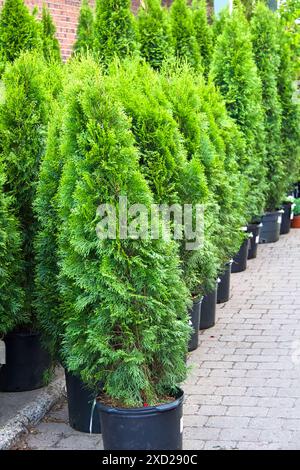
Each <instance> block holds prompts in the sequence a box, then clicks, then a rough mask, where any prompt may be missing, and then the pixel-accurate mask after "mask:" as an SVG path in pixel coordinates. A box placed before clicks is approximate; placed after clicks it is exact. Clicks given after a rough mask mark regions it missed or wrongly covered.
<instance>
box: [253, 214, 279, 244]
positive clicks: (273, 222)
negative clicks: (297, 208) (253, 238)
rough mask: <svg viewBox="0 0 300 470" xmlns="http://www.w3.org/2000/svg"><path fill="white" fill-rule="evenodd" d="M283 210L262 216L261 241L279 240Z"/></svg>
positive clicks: (272, 241) (273, 241) (271, 241)
mask: <svg viewBox="0 0 300 470" xmlns="http://www.w3.org/2000/svg"><path fill="white" fill-rule="evenodd" d="M282 213H283V211H282V210H279V211H274V212H267V213H266V214H265V215H264V216H263V217H262V224H263V226H262V228H261V232H260V236H259V243H275V242H277V241H278V240H279V236H280V227H281V220H282Z"/></svg>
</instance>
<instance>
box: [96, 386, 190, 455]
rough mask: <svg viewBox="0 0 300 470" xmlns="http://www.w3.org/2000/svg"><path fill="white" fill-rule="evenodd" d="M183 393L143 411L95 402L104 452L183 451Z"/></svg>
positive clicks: (180, 391)
mask: <svg viewBox="0 0 300 470" xmlns="http://www.w3.org/2000/svg"><path fill="white" fill-rule="evenodd" d="M183 399H184V393H183V391H182V390H180V389H179V390H178V394H177V396H176V397H174V401H172V402H170V403H165V404H163V405H158V406H146V407H144V408H113V407H111V406H107V405H105V404H103V403H101V402H97V408H98V412H99V416H100V422H101V429H102V437H103V445H104V450H182V431H183V418H182V413H183Z"/></svg>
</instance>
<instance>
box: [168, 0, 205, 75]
mask: <svg viewBox="0 0 300 470" xmlns="http://www.w3.org/2000/svg"><path fill="white" fill-rule="evenodd" d="M170 15H171V26H172V35H173V45H174V51H175V55H176V57H177V58H178V59H180V60H182V61H186V62H187V63H188V64H190V65H191V66H192V67H193V68H194V69H195V70H199V69H201V55H200V51H199V45H198V43H197V39H196V33H195V29H194V25H193V17H192V11H191V9H190V8H189V7H188V5H187V2H186V0H174V2H173V3H172V6H171V10H170Z"/></svg>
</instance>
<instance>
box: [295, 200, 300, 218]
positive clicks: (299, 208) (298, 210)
mask: <svg viewBox="0 0 300 470" xmlns="http://www.w3.org/2000/svg"><path fill="white" fill-rule="evenodd" d="M294 215H300V198H298V199H295V207H294Z"/></svg>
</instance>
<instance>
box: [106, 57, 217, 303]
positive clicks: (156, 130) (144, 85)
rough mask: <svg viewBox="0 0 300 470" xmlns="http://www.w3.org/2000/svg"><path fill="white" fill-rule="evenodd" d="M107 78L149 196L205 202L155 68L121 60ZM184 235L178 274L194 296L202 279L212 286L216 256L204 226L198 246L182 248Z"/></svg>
mask: <svg viewBox="0 0 300 470" xmlns="http://www.w3.org/2000/svg"><path fill="white" fill-rule="evenodd" d="M165 67H166V68H168V67H169V64H166V65H165ZM109 81H110V86H111V88H112V90H114V91H117V94H118V97H120V99H121V100H122V103H123V106H124V107H125V110H126V112H127V114H128V115H129V116H130V117H131V119H132V130H133V133H134V136H135V138H136V142H137V145H138V147H139V150H140V152H141V159H140V166H141V169H142V171H143V174H144V175H145V177H146V179H147V182H148V184H149V186H150V188H151V190H152V192H153V195H154V198H155V202H156V203H159V204H167V205H168V206H170V205H172V204H180V205H181V207H183V205H184V204H193V206H194V208H195V206H196V204H206V203H207V202H208V193H209V192H208V188H207V182H206V178H205V174H204V168H203V165H202V163H201V162H200V160H199V159H198V158H196V156H194V155H191V156H190V158H189V160H188V159H187V151H186V149H185V146H184V142H183V138H182V135H181V133H180V131H179V129H178V124H177V122H176V120H175V119H174V117H173V116H172V106H171V104H170V102H169V100H168V98H167V96H166V94H165V91H164V87H163V83H162V80H161V77H160V74H158V73H157V72H155V71H154V70H151V68H150V67H149V66H148V65H147V64H143V63H139V62H135V63H132V62H127V63H125V64H123V66H122V67H120V66H115V68H114V70H112V71H111V74H110V77H109ZM191 106H192V104H191ZM175 223H176V221H175ZM209 225H210V224H208V226H209ZM186 241H187V239H186V237H185V236H184V237H183V240H182V241H181V242H180V256H181V260H182V262H183V271H184V273H183V275H184V279H185V282H186V284H187V286H188V288H189V290H190V292H191V293H192V294H193V295H194V296H197V295H199V294H203V292H204V291H205V289H206V286H207V285H208V284H209V285H210V287H214V285H215V282H216V277H217V272H218V258H217V255H216V252H215V249H214V247H213V245H212V242H211V237H210V235H209V230H208V231H207V233H206V236H205V244H204V246H201V247H200V248H199V249H195V250H191V251H189V250H186Z"/></svg>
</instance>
